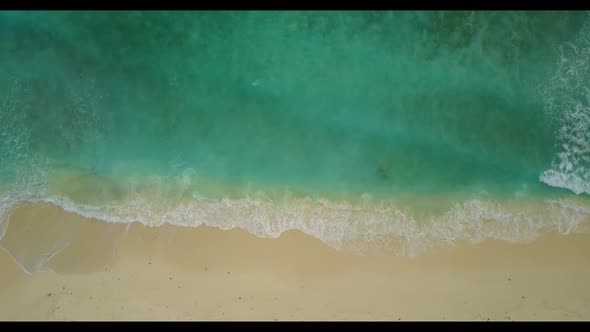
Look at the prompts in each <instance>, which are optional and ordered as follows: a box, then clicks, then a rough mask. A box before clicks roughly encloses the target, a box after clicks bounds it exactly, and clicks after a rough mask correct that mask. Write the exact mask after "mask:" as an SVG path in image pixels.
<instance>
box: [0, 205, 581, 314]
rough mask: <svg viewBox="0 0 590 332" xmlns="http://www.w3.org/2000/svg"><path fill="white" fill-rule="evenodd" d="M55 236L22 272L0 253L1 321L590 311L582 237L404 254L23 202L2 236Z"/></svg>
mask: <svg viewBox="0 0 590 332" xmlns="http://www.w3.org/2000/svg"><path fill="white" fill-rule="evenodd" d="M40 216H42V218H41V217H40ZM64 234H65V235H64ZM56 239H61V240H60V241H61V242H60V241H58V243H62V242H64V243H65V242H67V243H69V245H68V246H67V247H65V249H63V250H62V251H60V252H59V253H58V254H57V255H55V256H53V257H46V258H47V260H48V263H47V267H48V268H49V269H51V271H43V272H37V273H33V274H27V273H26V272H25V271H23V270H22V269H21V267H19V266H18V265H17V264H16V263H15V260H14V259H13V258H12V257H11V256H10V255H8V254H7V253H5V252H0V271H1V273H0V320H392V321H397V320H588V319H590V286H589V285H588V280H590V235H585V234H571V235H560V234H557V233H547V234H545V235H543V236H541V237H540V238H539V239H537V240H535V241H533V242H531V243H508V242H500V241H493V240H488V241H485V242H483V243H481V244H467V243H457V244H456V245H454V246H448V247H441V248H437V249H436V250H432V251H430V252H426V253H423V254H420V255H419V256H418V257H415V258H408V257H400V256H395V255H393V254H391V255H378V254H368V255H359V254H355V253H352V252H347V251H338V250H335V249H333V248H331V247H329V246H327V245H325V244H324V243H322V242H321V241H319V240H317V239H315V238H313V237H311V236H308V235H306V234H304V233H301V232H298V231H290V232H286V233H284V234H283V235H282V236H281V237H279V238H276V239H262V238H257V237H255V236H253V235H250V234H248V233H246V232H244V231H241V230H238V229H234V230H231V231H222V230H218V229H213V228H208V227H198V228H181V227H177V226H162V227H156V228H149V227H146V226H143V225H140V224H132V225H124V224H109V223H105V222H102V221H97V220H91V219H85V218H82V217H80V216H77V215H73V214H70V213H66V212H64V211H63V210H61V209H60V208H57V207H54V206H50V205H43V204H37V205H33V204H28V205H23V206H21V207H18V208H16V209H15V210H14V211H13V212H12V214H11V217H10V224H9V226H8V229H7V231H6V234H5V237H4V238H3V239H2V241H1V244H2V246H3V247H4V248H6V249H8V250H9V251H10V252H11V254H12V255H13V256H14V257H16V258H17V260H20V261H29V262H30V261H34V259H38V257H42V254H43V253H42V252H41V251H42V249H43V248H46V247H47V243H53V242H56ZM40 254H41V255H40Z"/></svg>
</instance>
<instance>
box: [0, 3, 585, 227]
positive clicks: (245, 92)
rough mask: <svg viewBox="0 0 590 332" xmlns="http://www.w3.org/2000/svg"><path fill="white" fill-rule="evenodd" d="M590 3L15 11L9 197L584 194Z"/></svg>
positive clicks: (6, 148)
mask: <svg viewBox="0 0 590 332" xmlns="http://www.w3.org/2000/svg"><path fill="white" fill-rule="evenodd" d="M588 20H589V16H588V13H584V12H530V13H529V12H452V13H450V12H26V13H25V12H2V13H0V40H1V41H2V42H1V43H0V71H1V72H2V73H3V74H2V76H1V77H0V101H1V102H2V103H1V104H0V105H1V106H0V107H1V108H0V134H1V137H2V140H1V141H0V155H1V156H2V159H1V163H0V181H1V183H2V185H1V187H2V188H4V189H3V190H4V192H5V194H4V197H5V202H9V203H10V204H9V203H6V204H5V206H9V205H10V206H13V205H14V204H15V202H17V201H24V200H33V199H37V200H39V199H47V198H48V197H57V196H59V197H61V198H63V199H67V200H69V202H70V203H71V204H85V205H86V206H87V207H88V206H90V207H92V209H94V210H92V211H95V212H96V211H102V212H101V213H103V214H101V215H102V216H107V215H108V214H109V213H108V212H105V211H103V210H101V207H102V206H103V205H106V204H107V203H108V205H109V206H112V205H117V204H119V205H121V206H122V205H124V204H127V203H126V201H125V200H126V199H128V197H129V195H130V194H138V193H139V195H146V197H147V196H150V197H151V198H150V200H149V202H150V204H155V203H156V201H158V200H160V201H166V204H175V203H177V202H178V201H180V200H187V199H189V200H190V199H196V198H199V199H203V198H209V199H213V200H221V199H223V198H231V199H234V200H239V199H240V198H244V197H249V196H250V195H251V194H252V193H253V192H255V191H257V192H258V195H262V196H264V195H265V194H264V193H265V192H266V196H264V197H267V198H268V199H270V200H273V199H276V195H275V193H276V192H290V193H292V194H291V195H292V196H289V197H291V198H293V197H294V198H293V199H295V198H297V197H305V196H310V197H312V198H314V199H319V198H322V197H338V198H337V199H345V200H346V199H348V200H355V199H356V198H358V197H361V195H363V194H369V195H371V197H379V198H380V199H383V200H386V201H394V202H395V201H396V199H397V198H400V199H401V197H413V198H414V203H415V205H417V206H420V209H424V208H426V209H428V207H429V206H431V205H432V206H434V205H436V204H437V202H441V200H440V199H435V200H433V199H432V197H439V198H440V197H453V198H448V199H447V200H446V201H445V203H444V204H443V205H444V207H445V208H443V210H445V209H446V208H448V207H451V206H453V205H454V204H459V203H462V202H464V201H466V200H469V199H472V198H478V199H479V198H481V197H482V196H481V195H485V196H484V197H485V199H487V200H492V201H498V200H502V201H503V202H505V201H510V200H511V199H513V198H514V199H516V198H515V197H520V198H522V197H524V198H525V199H527V200H529V201H539V202H541V201H544V200H547V199H549V200H555V199H557V200H559V199H564V198H565V199H570V198H571V199H574V200H576V202H578V203H579V202H582V203H581V204H584V202H586V200H587V195H588V193H590V152H589V151H590V144H589V142H590V111H589V109H588V102H589V100H590V99H589V98H588V97H589V96H590V92H589V91H590V90H588V89H590V77H589V74H588V73H589V72H590V70H589V68H590V66H589V63H590V51H589V50H590V44H589V42H590V33H589V32H588V31H589V30H588V22H589V21H588ZM58 171H60V172H61V173H59V174H61V176H63V174H64V172H65V173H68V174H76V176H77V177H74V178H67V177H66V179H68V180H64V181H62V180H59V181H58V180H55V178H56V177H57V175H56V174H58V173H57V172H58ZM80 176H85V177H86V178H88V177H95V178H97V179H101V180H96V181H90V180H81V179H82V178H80ZM52 179H53V180H52ZM60 179H61V178H60ZM187 179H188V180H187ZM60 181H61V182H60ZM84 181H86V182H84ZM105 183H109V184H108V186H107V185H105ZM163 187H166V188H167V189H166V190H163V189H162V188H163ZM175 188H176V189H175ZM179 188H181V189H179ZM253 188H254V189H253ZM155 192H158V193H159V194H157V193H156V194H155ZM281 197H282V196H281ZM343 197H344V198H343ZM455 197H457V198H455ZM421 199H422V201H420V200H421ZM418 201H420V202H418ZM435 201H436V202H435ZM399 202H401V200H399V201H398V204H397V205H396V207H397V208H401V209H402V210H403V206H402V204H401V203H399ZM164 205H165V204H164ZM144 208H145V206H144ZM109 211H110V210H109ZM523 211H524V210H523ZM97 213H98V212H97ZM511 213H516V212H514V211H512V212H511ZM523 213H525V212H523ZM95 215H96V214H95ZM494 215H497V214H494ZM126 216H127V215H126ZM577 216H578V219H579V220H582V219H584V218H585V216H586V214H583V215H581V216H579V215H577ZM105 218H106V217H105ZM335 218H337V217H335ZM474 218H475V217H474ZM482 218H483V217H482ZM486 218H487V219H494V218H493V217H490V216H488V217H486ZM556 218H557V219H559V218H560V217H556ZM564 218H565V217H564ZM123 219H124V218H123ZM131 219H133V218H131ZM361 219H362V218H361ZM487 219H486V220H487ZM578 219H576V220H578ZM142 220H144V219H142ZM166 220H167V221H170V222H174V221H175V220H170V218H168V219H166ZM510 220H512V219H510ZM515 220H516V219H514V220H513V222H517V221H515ZM247 222H248V221H243V222H242V223H241V224H240V223H239V222H236V225H237V224H239V225H241V226H240V227H246V226H244V223H247ZM426 222H427V221H424V223H426ZM510 222H512V221H510ZM559 222H564V221H563V220H557V221H555V220H553V221H551V223H559Z"/></svg>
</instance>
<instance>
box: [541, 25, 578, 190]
mask: <svg viewBox="0 0 590 332" xmlns="http://www.w3.org/2000/svg"><path fill="white" fill-rule="evenodd" d="M542 95H543V98H544V103H545V110H546V112H547V114H548V115H549V116H550V117H551V118H552V120H553V121H555V123H556V124H557V144H558V146H557V151H558V153H557V155H556V156H555V158H554V159H553V162H552V165H551V168H550V169H549V170H547V171H545V172H543V174H541V175H540V180H541V181H542V182H544V183H546V184H548V185H550V186H553V187H559V188H564V189H568V190H571V191H572V192H574V193H576V194H578V195H579V194H583V193H586V194H590V22H588V21H587V22H586V23H585V24H584V26H583V27H582V29H581V31H580V33H579V35H578V37H577V38H576V40H575V41H573V42H569V43H565V44H563V45H561V47H560V58H559V63H558V69H557V72H556V73H555V75H554V76H553V77H551V79H550V80H549V81H548V83H546V84H545V85H543V86H542Z"/></svg>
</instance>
